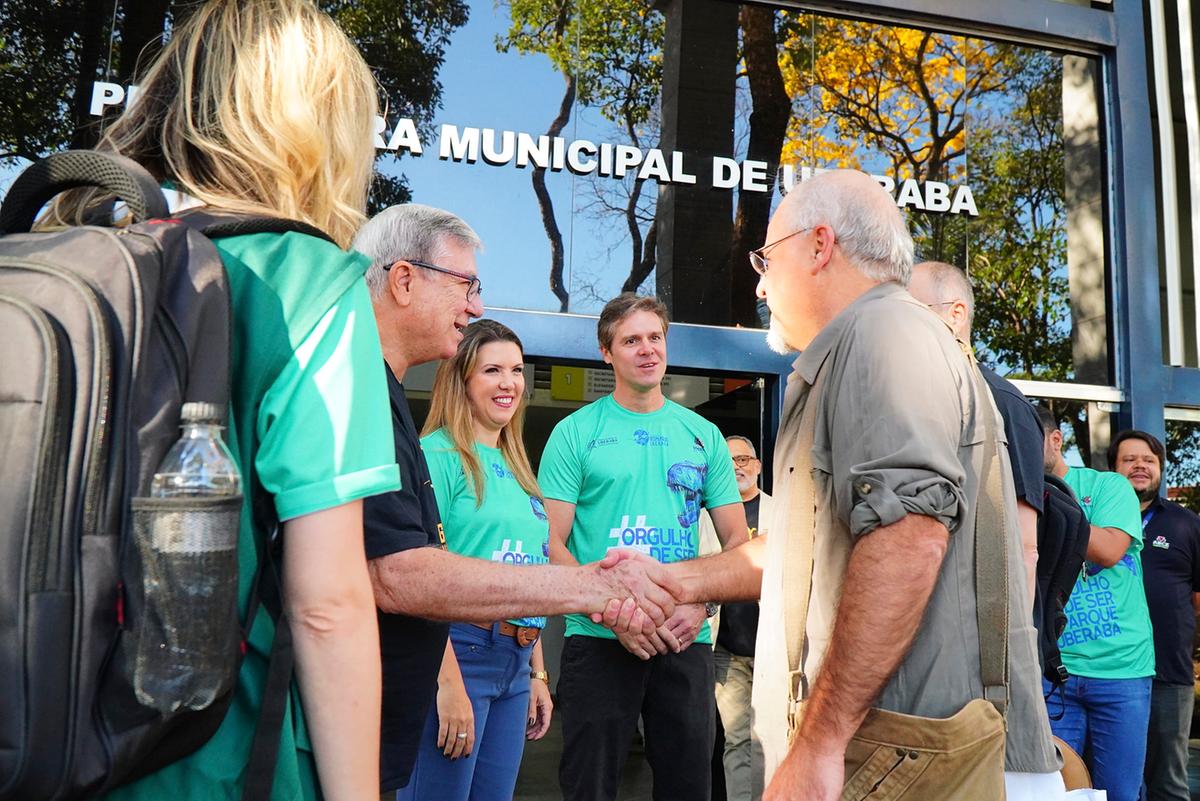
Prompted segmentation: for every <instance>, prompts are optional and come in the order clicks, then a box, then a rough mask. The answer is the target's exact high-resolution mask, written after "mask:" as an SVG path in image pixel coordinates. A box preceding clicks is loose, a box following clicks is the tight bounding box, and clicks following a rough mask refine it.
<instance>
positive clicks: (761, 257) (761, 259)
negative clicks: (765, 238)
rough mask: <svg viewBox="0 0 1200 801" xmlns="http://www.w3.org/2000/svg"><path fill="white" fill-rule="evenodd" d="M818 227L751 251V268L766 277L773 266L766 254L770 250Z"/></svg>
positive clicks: (800, 231)
mask: <svg viewBox="0 0 1200 801" xmlns="http://www.w3.org/2000/svg"><path fill="white" fill-rule="evenodd" d="M816 227H817V226H815V225H810V226H809V227H807V228H801V229H799V230H797V231H792V232H791V233H790V234H786V235H784V236H781V237H779V238H778V239H776V240H775V241H774V242H770V243H768V244H766V245H763V246H762V247H761V248H759V249H757V250H752V251H750V254H749V255H750V266H751V267H753V268H754V272H756V273H758V274H759V275H766V274H767V270H768V269H769V268H770V266H771V265H770V264H769V263H768V261H767V255H766V254H767V251H768V250H770V249H771V248H773V247H775V246H776V245H778V244H779V243H780V242H782V241H783V240H785V239H791V238H792V237H793V236H799V235H800V234H803V233H806V232H808V231H811V230H812V229H814V228H816Z"/></svg>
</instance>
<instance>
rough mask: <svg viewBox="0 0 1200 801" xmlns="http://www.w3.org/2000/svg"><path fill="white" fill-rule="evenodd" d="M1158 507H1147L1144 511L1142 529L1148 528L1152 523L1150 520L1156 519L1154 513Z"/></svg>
mask: <svg viewBox="0 0 1200 801" xmlns="http://www.w3.org/2000/svg"><path fill="white" fill-rule="evenodd" d="M1157 511H1158V510H1157V509H1147V510H1146V511H1144V512H1142V531H1145V530H1146V526H1148V525H1150V521H1151V520H1153V519H1154V513H1155V512H1157Z"/></svg>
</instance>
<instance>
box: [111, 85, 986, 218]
mask: <svg viewBox="0 0 1200 801" xmlns="http://www.w3.org/2000/svg"><path fill="white" fill-rule="evenodd" d="M136 94H137V87H136V86H130V87H129V88H128V90H126V89H125V88H123V87H121V86H120V85H119V84H115V83H109V82H107V81H96V82H95V83H94V84H93V88H92V103H91V113H92V114H93V115H96V116H100V115H101V114H103V113H104V110H105V108H107V107H109V106H115V105H120V104H121V103H123V102H132V100H133V99H134V97H136ZM428 144H429V145H430V148H429V149H430V150H431V152H436V153H437V157H438V158H439V159H441V160H443V161H453V162H458V163H462V164H477V163H479V162H483V163H484V164H488V165H490V166H493V167H503V166H508V165H511V166H514V167H517V168H519V169H529V168H531V167H532V168H540V169H544V170H550V171H551V172H562V171H563V170H566V171H569V172H571V173H573V174H575V175H592V174H595V175H598V176H601V177H604V178H616V179H623V178H625V177H627V176H629V175H634V176H635V177H637V178H638V179H639V180H654V181H657V182H658V183H659V184H680V185H695V184H696V183H698V182H699V181H704V182H705V184H706V185H709V186H711V187H713V188H714V189H734V188H740V189H741V191H743V192H770V191H771V189H772V183H773V182H772V181H771V180H770V176H769V175H768V173H767V170H768V167H769V165H768V164H767V163H766V162H765V161H753V160H750V159H747V160H745V161H741V162H739V161H737V160H736V159H732V158H727V157H725V156H713V157H712V158H711V159H710V160H709V163H708V164H706V165H703V167H702V168H697V167H696V166H695V165H694V164H689V166H688V167H685V164H684V154H683V153H681V152H679V151H670V152H664V151H663V150H660V149H659V148H647V149H642V148H639V147H634V146H633V145H625V144H617V145H614V144H612V143H610V142H592V141H590V140H587V139H564V138H563V137H561V136H556V137H550V136H546V135H544V134H543V135H540V136H539V135H535V134H530V133H526V132H525V131H504V130H496V129H494V128H475V127H460V126H458V125H451V124H448V123H443V124H442V125H441V126H439V129H438V138H437V143H436V147H433V143H428ZM375 146H376V147H377V148H379V149H380V150H390V151H392V152H395V153H397V154H400V153H410V154H412V155H414V156H422V155H425V152H426V149H427V147H426V143H424V142H422V141H421V137H420V134H419V132H418V131H417V126H416V124H415V123H414V122H413V121H412V120H411V119H407V118H401V119H400V120H398V121H397V123H396V126H395V128H393V129H392V131H391V134H390V135H388V130H387V121H386V120H384V119H383V118H382V117H376V118H375ZM690 161H691V160H690V159H689V162H690ZM689 168H690V170H693V171H689ZM821 172H824V170H822V169H813V168H811V167H801V168H800V169H799V171H798V174H797V169H796V166H795V165H792V164H784V165H781V167H780V175H779V179H780V183H781V184H782V188H783V191H785V192H786V191H787V190H789V189H791V188H792V186H794V185H795V182H796V180H797V178H799V180H801V181H803V180H806V179H808V178H810V177H812V176H813V175H816V174H818V173H821ZM871 177H872V178H874V179H875V180H876V181H878V182H879V184H880V185H881V186H882V187H883V188H884V189H885V190H887V191H888V192H889V193H890V194H891V195H892V197H894V198H895V200H896V205H897V206H899V207H901V208H913V209H917V210H920V211H929V212H938V213H949V214H967V215H970V216H972V217H974V216H978V214H979V211H978V209H977V208H976V206H975V198H974V195H973V194H972V193H971V188H970V187H969V186H966V185H960V186H951V185H949V184H945V183H942V182H940V181H925V182H924V183H920V182H918V181H916V180H914V179H912V178H907V179H904V180H903V181H900V182H897V181H896V180H895V179H893V178H891V177H889V176H886V175H873V176H871Z"/></svg>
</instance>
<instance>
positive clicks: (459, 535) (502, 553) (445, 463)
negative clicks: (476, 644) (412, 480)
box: [421, 428, 550, 629]
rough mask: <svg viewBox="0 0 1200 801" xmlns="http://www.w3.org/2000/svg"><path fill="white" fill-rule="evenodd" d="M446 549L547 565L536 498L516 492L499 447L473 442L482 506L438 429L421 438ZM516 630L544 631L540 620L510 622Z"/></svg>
mask: <svg viewBox="0 0 1200 801" xmlns="http://www.w3.org/2000/svg"><path fill="white" fill-rule="evenodd" d="M421 450H422V452H424V454H425V461H426V463H428V465H429V477H430V479H431V480H432V481H433V494H434V496H435V497H436V498H437V505H438V512H439V513H441V515H442V527H443V528H444V529H445V531H446V547H447V548H448V549H449V550H451V551H453V552H454V553H457V554H461V555H463V556H471V557H474V558H476V559H486V560H488V561H489V562H504V563H508V564H514V565H542V564H546V563H547V562H549V561H550V524H549V522H548V521H547V520H546V509H545V507H544V506H543V505H542V499H541V498H538V497H536V496H533V495H530V494H529V493H527V492H525V490H524V489H522V488H521V485H520V484H519V483H518V482H517V478H516V476H514V475H513V472H512V471H511V470H509V469H508V463H507V462H505V460H504V454H503V453H501V451H500V449H499V448H489V447H488V446H486V445H482V444H480V443H478V442H476V443H475V453H476V454H478V456H479V462H480V466H481V467H482V468H483V505H482V506H476V499H475V488H474V487H475V485H474V483H472V481H471V480H470V479H469V478H468V477H467V474H466V471H465V470H464V469H463V463H462V459H461V458H460V457H459V455H458V451H457V450H455V449H454V442H453V441H452V440H451V439H450V435H449V433H448V432H447V431H446V429H444V428H439V429H438V430H437V431H434V432H433V433H432V434H429V435H428V436H425V437H421ZM510 622H512V623H515V624H517V625H518V626H536V627H537V628H539V629H541V628H545V627H546V618H544V617H526V618H513V619H512V620H511V621H510Z"/></svg>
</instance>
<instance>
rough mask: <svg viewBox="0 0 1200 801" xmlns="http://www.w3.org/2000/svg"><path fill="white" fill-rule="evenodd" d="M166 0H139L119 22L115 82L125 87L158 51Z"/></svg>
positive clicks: (161, 39) (165, 14) (159, 49)
mask: <svg viewBox="0 0 1200 801" xmlns="http://www.w3.org/2000/svg"><path fill="white" fill-rule="evenodd" d="M169 7H170V0H141V2H140V3H137V4H136V9H135V8H133V7H131V8H128V9H126V11H125V18H124V19H123V20H122V22H121V57H120V59H119V61H118V68H117V83H119V84H121V85H122V86H128V85H129V84H131V83H133V82H134V81H136V80H137V78H138V77H139V75H140V74H141V73H143V72H145V70H146V67H148V66H149V65H150V64H151V62H153V61H154V58H155V56H157V55H158V53H159V51H161V50H162V46H163V32H164V31H165V30H166V27H167V9H168V8H169Z"/></svg>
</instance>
